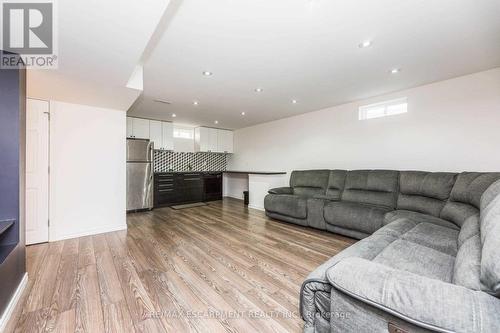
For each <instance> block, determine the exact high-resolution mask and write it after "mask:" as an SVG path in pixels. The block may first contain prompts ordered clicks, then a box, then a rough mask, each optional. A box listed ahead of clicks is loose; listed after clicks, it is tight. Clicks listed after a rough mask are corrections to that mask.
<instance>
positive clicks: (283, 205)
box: [264, 194, 307, 219]
mask: <svg viewBox="0 0 500 333" xmlns="http://www.w3.org/2000/svg"><path fill="white" fill-rule="evenodd" d="M264 207H265V209H266V210H267V211H269V212H273V213H278V214H281V215H285V216H290V217H294V218H298V219H305V218H306V217H307V199H306V198H304V197H301V196H297V195H290V194H268V195H266V197H265V199H264Z"/></svg>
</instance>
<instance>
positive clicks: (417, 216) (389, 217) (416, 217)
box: [384, 210, 458, 230]
mask: <svg viewBox="0 0 500 333" xmlns="http://www.w3.org/2000/svg"><path fill="white" fill-rule="evenodd" d="M402 218H403V219H407V220H411V221H414V222H416V223H432V224H436V225H440V226H443V227H447V228H451V229H456V230H458V227H457V226H456V225H455V224H454V223H452V222H450V221H446V220H443V219H441V218H439V217H435V216H432V215H428V214H423V213H417V212H412V211H409V210H395V211H392V212H389V213H387V214H386V215H385V218H384V225H387V224H389V223H392V222H394V221H396V220H399V219H402Z"/></svg>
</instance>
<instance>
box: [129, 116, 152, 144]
mask: <svg viewBox="0 0 500 333" xmlns="http://www.w3.org/2000/svg"><path fill="white" fill-rule="evenodd" d="M127 137H128V138H136V139H149V120H148V119H141V118H132V117H127Z"/></svg>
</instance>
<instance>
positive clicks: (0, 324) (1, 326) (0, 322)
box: [0, 273, 28, 332]
mask: <svg viewBox="0 0 500 333" xmlns="http://www.w3.org/2000/svg"><path fill="white" fill-rule="evenodd" d="M27 285H28V273H24V276H23V278H22V279H21V282H20V283H19V285H18V286H17V289H16V292H15V293H14V295H13V296H12V298H11V299H10V302H9V305H7V308H6V309H5V312H4V313H3V316H2V318H0V332H3V331H4V330H5V327H6V326H7V323H8V322H9V320H10V317H11V316H12V313H13V312H14V309H15V308H16V305H17V303H18V302H19V300H20V299H21V296H22V295H23V292H24V289H25V288H26V286H27Z"/></svg>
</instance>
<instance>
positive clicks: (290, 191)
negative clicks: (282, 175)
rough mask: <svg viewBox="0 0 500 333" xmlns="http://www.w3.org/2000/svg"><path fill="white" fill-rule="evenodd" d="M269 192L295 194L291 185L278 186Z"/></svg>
mask: <svg viewBox="0 0 500 333" xmlns="http://www.w3.org/2000/svg"><path fill="white" fill-rule="evenodd" d="M269 194H293V188H291V187H276V188H272V189H270V190H269Z"/></svg>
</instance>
